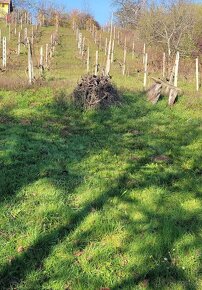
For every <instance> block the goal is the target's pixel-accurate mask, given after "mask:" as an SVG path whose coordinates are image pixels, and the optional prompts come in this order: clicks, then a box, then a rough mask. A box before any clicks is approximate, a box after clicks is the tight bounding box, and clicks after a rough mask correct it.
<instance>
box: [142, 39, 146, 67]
mask: <svg viewBox="0 0 202 290" xmlns="http://www.w3.org/2000/svg"><path fill="white" fill-rule="evenodd" d="M145 54H146V45H145V43H144V46H143V60H142V61H143V64H145Z"/></svg>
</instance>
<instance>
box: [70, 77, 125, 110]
mask: <svg viewBox="0 0 202 290" xmlns="http://www.w3.org/2000/svg"><path fill="white" fill-rule="evenodd" d="M73 98H74V102H75V103H76V105H78V106H79V107H82V108H83V109H90V108H106V107H109V106H110V105H113V104H115V103H118V102H119V100H120V98H119V94H118V91H117V89H116V87H114V86H113V85H112V83H111V78H110V77H109V76H103V75H101V76H95V75H86V76H84V77H82V79H81V80H80V81H79V83H78V85H77V87H76V88H75V89H74V92H73Z"/></svg>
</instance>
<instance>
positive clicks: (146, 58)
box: [143, 53, 148, 90]
mask: <svg viewBox="0 0 202 290" xmlns="http://www.w3.org/2000/svg"><path fill="white" fill-rule="evenodd" d="M147 62H148V54H147V53H145V58H144V84H143V87H144V89H145V90H146V87H147Z"/></svg>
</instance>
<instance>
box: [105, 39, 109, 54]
mask: <svg viewBox="0 0 202 290" xmlns="http://www.w3.org/2000/svg"><path fill="white" fill-rule="evenodd" d="M107 44H108V41H107V38H106V40H105V55H107Z"/></svg>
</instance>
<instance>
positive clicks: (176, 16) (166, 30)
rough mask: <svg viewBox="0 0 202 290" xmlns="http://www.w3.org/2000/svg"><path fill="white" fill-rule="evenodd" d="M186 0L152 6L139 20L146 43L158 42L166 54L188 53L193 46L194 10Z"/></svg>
mask: <svg viewBox="0 0 202 290" xmlns="http://www.w3.org/2000/svg"><path fill="white" fill-rule="evenodd" d="M191 7H192V6H191V4H190V3H188V2H187V1H186V0H185V1H183V0H177V1H175V2H170V1H169V3H168V4H167V5H165V4H164V5H162V4H161V5H157V6H154V5H153V6H152V7H150V9H148V10H147V11H145V13H144V15H143V16H142V18H141V20H140V22H139V30H140V34H141V36H142V37H143V38H144V39H145V40H146V41H147V43H148V44H158V45H159V44H160V45H161V46H162V47H163V49H164V50H165V51H166V50H167V53H168V55H169V56H170V55H171V54H174V53H176V51H180V52H181V53H184V54H185V53H186V54H188V53H190V52H191V51H192V50H193V47H194V37H193V35H194V27H195V24H196V17H195V12H194V10H193V9H191Z"/></svg>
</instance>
